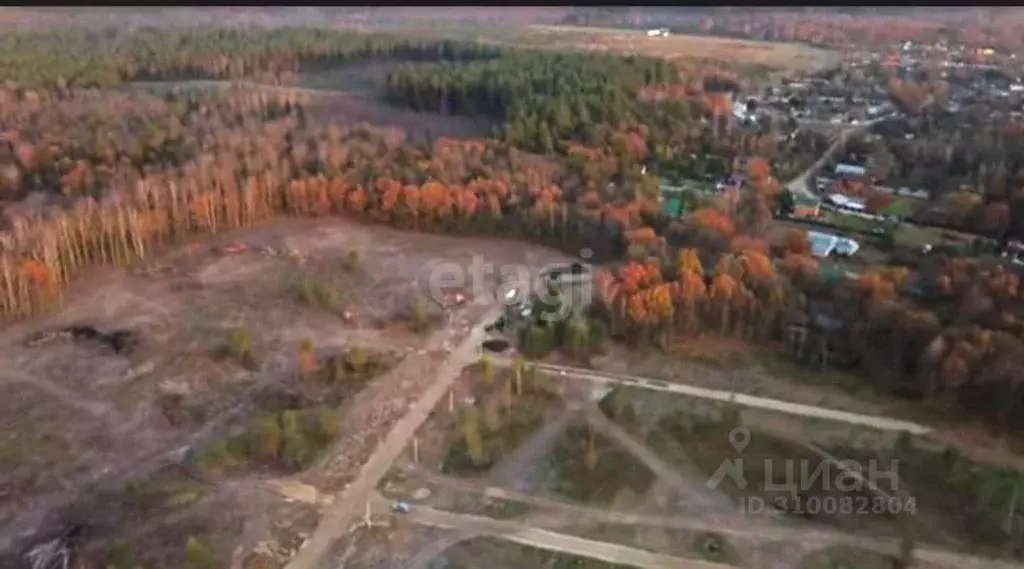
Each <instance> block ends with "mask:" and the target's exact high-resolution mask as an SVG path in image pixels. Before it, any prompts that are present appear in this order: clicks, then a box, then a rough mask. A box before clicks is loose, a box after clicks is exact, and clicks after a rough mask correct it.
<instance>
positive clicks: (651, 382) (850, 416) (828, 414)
mask: <svg viewBox="0 0 1024 569" xmlns="http://www.w3.org/2000/svg"><path fill="white" fill-rule="evenodd" d="M494 363H495V365H501V366H505V367H510V366H512V365H513V362H512V361H511V360H509V359H507V358H494ZM535 365H536V367H537V370H538V371H543V372H547V373H551V374H557V375H560V376H561V375H564V376H565V377H570V378H574V379H585V380H587V381H593V382H597V383H606V384H614V385H623V386H627V387H637V388H641V389H651V390H655V391H665V392H668V393H676V394H679V395H685V396H687V397H695V398H698V399H708V400H712V401H720V402H723V403H728V402H733V403H735V404H737V405H740V406H743V407H750V408H752V409H764V410H767V411H777V412H779V413H786V414H789V415H798V416H801V417H809V418H813V419H825V420H829V421H836V422H840V423H848V424H851V425H862V426H866V427H872V428H875V429H879V430H883V431H896V432H901V431H906V432H908V433H910V434H912V435H926V434H928V433H930V432H932V429H931V428H930V427H926V426H924V425H920V424H918V423H913V422H910V421H902V420H899V419H890V418H888V417H878V416H874V415H862V414H860V413H850V412H847V411H839V410H836V409H828V408H825V407H816V406H813V405H803V404H801V403H792V402H790V401H782V400H780V399H770V398H767V397H757V396H753V395H747V394H745V393H739V392H736V391H722V390H718V389H707V388H703V387H696V386H693V385H687V384H683V383H668V382H666V381H664V380H659V379H651V378H645V377H639V376H633V375H621V374H612V373H606V372H600V371H595V370H589V369H583V368H574V367H568V366H559V365H552V364H544V363H538V364H535Z"/></svg>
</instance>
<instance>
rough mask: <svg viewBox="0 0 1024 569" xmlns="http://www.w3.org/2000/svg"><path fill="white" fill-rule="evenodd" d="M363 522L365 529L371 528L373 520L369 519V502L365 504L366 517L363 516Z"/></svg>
mask: <svg viewBox="0 0 1024 569" xmlns="http://www.w3.org/2000/svg"><path fill="white" fill-rule="evenodd" d="M364 520H365V521H366V527H368V528H372V527H373V518H372V517H370V503H369V502H367V503H366V516H365V518H364Z"/></svg>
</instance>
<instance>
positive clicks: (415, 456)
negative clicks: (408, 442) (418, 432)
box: [412, 437, 420, 464]
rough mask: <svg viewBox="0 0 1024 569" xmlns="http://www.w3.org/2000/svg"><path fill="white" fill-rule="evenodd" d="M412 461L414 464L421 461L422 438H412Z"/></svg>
mask: <svg viewBox="0 0 1024 569" xmlns="http://www.w3.org/2000/svg"><path fill="white" fill-rule="evenodd" d="M412 461H413V463H414V464H419V463H420V438H419V437H413V438H412Z"/></svg>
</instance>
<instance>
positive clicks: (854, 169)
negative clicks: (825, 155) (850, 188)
mask: <svg viewBox="0 0 1024 569" xmlns="http://www.w3.org/2000/svg"><path fill="white" fill-rule="evenodd" d="M834 172H835V173H836V175H837V176H843V177H849V176H866V175H867V173H868V170H867V168H865V167H864V166H858V165H856V164H847V163H845V162H843V163H840V164H836V168H835V170H834Z"/></svg>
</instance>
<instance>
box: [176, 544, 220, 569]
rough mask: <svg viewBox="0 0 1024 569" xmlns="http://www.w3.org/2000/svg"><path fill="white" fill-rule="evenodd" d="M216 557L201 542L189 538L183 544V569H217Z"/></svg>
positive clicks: (218, 563) (218, 565)
mask: <svg viewBox="0 0 1024 569" xmlns="http://www.w3.org/2000/svg"><path fill="white" fill-rule="evenodd" d="M220 567H221V564H220V562H219V561H217V555H216V554H215V553H214V552H213V550H212V549H210V548H209V546H207V545H206V544H204V543H203V542H202V541H200V540H198V539H196V538H195V537H189V538H188V541H187V542H185V569H219V568H220Z"/></svg>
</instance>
